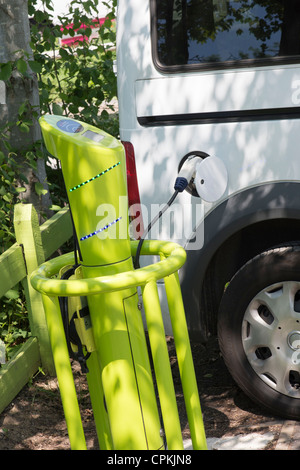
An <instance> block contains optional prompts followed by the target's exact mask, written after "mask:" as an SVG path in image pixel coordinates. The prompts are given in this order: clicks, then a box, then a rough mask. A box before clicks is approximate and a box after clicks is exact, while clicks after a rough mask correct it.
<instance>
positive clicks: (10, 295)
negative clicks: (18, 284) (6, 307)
mask: <svg viewBox="0 0 300 470" xmlns="http://www.w3.org/2000/svg"><path fill="white" fill-rule="evenodd" d="M19 295H20V294H19V291H18V290H15V289H10V290H8V291H7V292H6V294H4V296H5V297H6V298H7V299H17V298H18V297H19Z"/></svg>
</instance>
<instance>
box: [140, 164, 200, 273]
mask: <svg viewBox="0 0 300 470" xmlns="http://www.w3.org/2000/svg"><path fill="white" fill-rule="evenodd" d="M200 160H202V159H201V158H200V157H198V156H197V155H190V156H189V157H188V158H187V159H186V160H185V162H184V164H183V165H182V167H181V169H180V171H179V174H178V176H177V178H176V180H175V184H174V189H175V192H174V193H173V195H172V197H171V198H170V199H169V201H168V202H167V203H166V204H165V205H164V207H163V208H162V209H161V210H160V211H159V213H158V214H157V215H156V216H155V217H154V219H153V220H151V222H150V224H149V225H148V227H147V228H146V230H144V233H143V235H142V236H141V238H140V241H139V244H138V247H137V250H136V255H135V260H134V268H135V269H138V268H139V267H140V253H141V249H142V246H143V242H144V240H145V237H146V235H147V234H148V233H149V231H150V230H151V228H152V226H153V225H154V224H155V223H156V222H157V221H158V220H159V219H160V217H161V216H162V215H163V214H164V212H166V210H168V209H169V207H170V206H171V204H173V202H174V201H175V199H176V197H177V195H178V193H182V192H183V191H184V190H185V188H186V187H187V185H188V184H189V182H190V180H191V178H193V175H194V173H195V168H196V164H197V163H198V162H199V161H200Z"/></svg>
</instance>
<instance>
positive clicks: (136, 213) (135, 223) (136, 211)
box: [122, 141, 144, 240]
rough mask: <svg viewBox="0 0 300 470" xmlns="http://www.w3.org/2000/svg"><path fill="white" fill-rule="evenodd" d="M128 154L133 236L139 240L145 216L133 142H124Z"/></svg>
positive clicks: (129, 199)
mask: <svg viewBox="0 0 300 470" xmlns="http://www.w3.org/2000/svg"><path fill="white" fill-rule="evenodd" d="M122 144H123V145H124V148H125V154H126V171H127V188H128V206H129V220H130V225H131V227H132V232H133V233H132V236H133V237H134V238H135V239H136V240H139V239H140V238H141V235H142V234H143V232H144V225H143V217H142V211H141V201H140V192H139V185H138V178H137V173H136V166H135V155H134V148H133V145H132V143H131V142H124V141H122Z"/></svg>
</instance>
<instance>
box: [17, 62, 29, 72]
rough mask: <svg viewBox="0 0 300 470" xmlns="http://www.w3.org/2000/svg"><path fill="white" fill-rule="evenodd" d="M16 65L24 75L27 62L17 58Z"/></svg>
mask: <svg viewBox="0 0 300 470" xmlns="http://www.w3.org/2000/svg"><path fill="white" fill-rule="evenodd" d="M16 66H17V69H18V71H19V72H20V73H22V74H23V75H24V73H26V71H27V63H26V62H25V60H24V59H19V60H17V63H16Z"/></svg>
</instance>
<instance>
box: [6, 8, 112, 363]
mask: <svg viewBox="0 0 300 470" xmlns="http://www.w3.org/2000/svg"><path fill="white" fill-rule="evenodd" d="M107 2H108V3H106V2H102V3H103V4H105V5H106V6H107V7H109V14H108V15H107V18H106V20H105V22H104V24H103V25H102V26H101V27H100V28H98V29H97V30H98V33H99V34H98V35H97V37H94V36H95V35H94V34H93V33H94V32H95V19H97V17H98V0H72V1H70V4H69V11H68V13H67V14H66V15H65V16H61V17H59V22H58V23H57V24H55V22H54V19H53V14H54V11H53V7H52V1H51V0H42V2H38V0H28V12H29V18H30V26H31V43H30V46H31V49H32V55H29V54H28V53H27V52H25V51H16V54H15V58H14V60H12V61H10V62H7V63H0V80H3V81H5V83H6V86H10V84H11V80H12V77H13V76H14V74H18V75H19V76H21V77H23V78H24V80H25V79H26V78H27V77H29V76H30V74H32V73H34V74H36V75H37V77H38V86H39V97H40V108H39V109H36V108H34V107H33V106H31V104H30V103H29V102H28V101H26V102H24V103H20V108H19V112H18V116H17V119H16V121H15V122H9V123H6V125H5V126H4V127H3V128H0V247H1V248H0V254H1V253H2V252H4V251H5V250H6V249H7V248H8V247H9V246H11V245H12V244H13V243H14V241H15V238H14V232H13V207H14V205H15V204H16V203H17V202H19V201H20V199H19V197H20V194H22V193H24V192H25V191H26V187H25V186H26V184H28V181H27V178H26V176H25V175H24V171H23V170H24V165H25V166H26V165H28V167H30V168H32V169H33V170H35V169H36V167H37V160H38V158H45V161H47V159H48V155H47V154H43V153H42V151H41V148H42V147H41V142H35V143H34V145H33V146H31V147H27V148H26V147H25V148H24V149H21V151H20V149H18V152H17V151H16V149H14V146H13V142H11V139H10V136H11V132H12V130H13V129H14V128H18V129H19V131H20V132H22V133H24V136H26V134H28V133H29V131H30V129H31V126H32V125H33V124H34V122H36V120H37V119H38V116H39V114H44V113H53V114H59V115H66V116H69V117H74V118H75V119H79V120H81V121H84V122H87V123H90V124H92V125H95V126H97V127H100V128H102V129H103V130H105V131H106V132H108V133H110V134H112V135H114V136H116V137H118V132H119V123H118V115H117V113H115V109H114V105H113V102H114V101H115V100H116V95H117V89H116V76H115V73H114V70H113V63H114V59H115V32H116V31H115V29H116V28H115V10H116V4H117V0H107ZM38 3H39V4H41V3H42V7H41V8H40V9H39V8H38ZM93 20H94V21H93ZM83 32H84V40H83V41H80V42H77V43H75V45H73V46H64V45H62V44H61V39H62V37H63V36H64V35H66V34H67V35H69V36H71V37H76V35H77V34H81V33H83ZM24 140H25V139H24ZM44 152H45V150H44ZM17 153H18V156H19V155H20V153H21V155H22V159H21V160H22V162H21V163H20V159H19V158H17ZM46 168H47V180H48V181H47V183H48V186H49V188H50V193H51V198H52V202H53V206H52V209H53V210H56V209H59V208H60V207H61V206H62V205H64V204H66V202H67V201H66V195H65V190H64V184H63V180H62V175H61V172H60V170H59V165H58V162H55V161H54V162H53V161H52V165H51V166H49V165H47V166H46ZM35 191H36V193H37V194H38V195H39V196H42V194H43V193H44V192H45V189H44V187H43V185H42V184H41V183H36V184H35ZM28 334H29V333H28V324H27V315H25V303H24V298H23V293H22V291H21V289H19V287H16V288H15V290H13V291H10V292H9V293H8V294H7V296H4V297H3V298H2V299H0V339H2V340H4V341H5V343H6V348H7V354H8V356H10V355H11V350H12V347H13V345H15V344H18V343H19V342H20V340H21V339H23V338H25V337H27V336H28Z"/></svg>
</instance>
